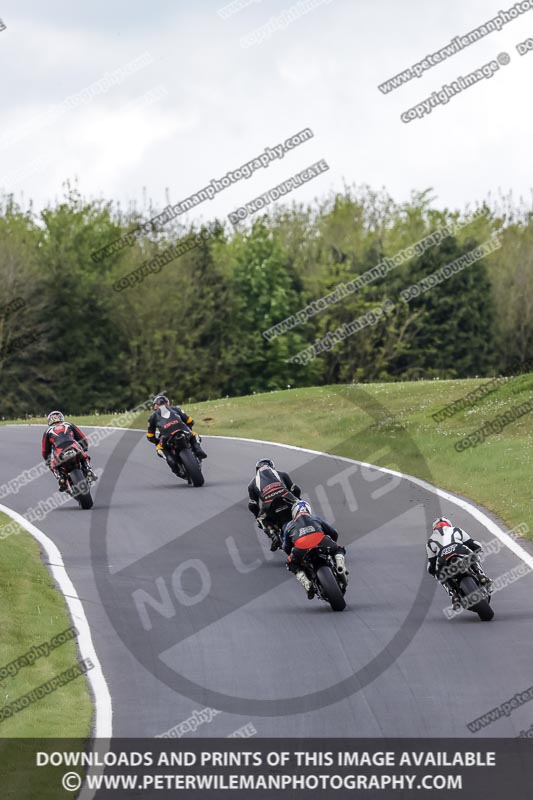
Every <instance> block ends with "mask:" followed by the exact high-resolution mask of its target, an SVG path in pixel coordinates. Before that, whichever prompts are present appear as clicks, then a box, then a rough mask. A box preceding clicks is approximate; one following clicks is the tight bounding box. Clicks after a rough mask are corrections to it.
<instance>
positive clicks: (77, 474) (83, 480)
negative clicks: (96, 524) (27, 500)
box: [52, 441, 93, 509]
mask: <svg viewBox="0 0 533 800" xmlns="http://www.w3.org/2000/svg"><path fill="white" fill-rule="evenodd" d="M52 467H53V469H54V470H59V471H61V472H62V473H63V475H64V476H65V480H66V483H67V489H66V491H67V492H68V494H69V495H70V496H71V497H73V498H74V500H76V501H77V503H78V505H79V506H80V508H83V509H89V508H92V507H93V498H92V496H91V482H92V480H93V478H91V477H90V476H89V475H88V474H87V461H86V460H85V454H84V452H83V449H82V447H81V446H80V445H79V444H78V442H75V441H73V442H72V443H71V444H68V445H67V446H66V447H63V448H62V449H61V450H56V453H55V457H54V460H53V462H52Z"/></svg>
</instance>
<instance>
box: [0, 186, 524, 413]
mask: <svg viewBox="0 0 533 800" xmlns="http://www.w3.org/2000/svg"><path fill="white" fill-rule="evenodd" d="M153 215H154V210H153V209H151V208H148V209H147V210H146V211H143V213H141V211H140V210H139V209H136V208H131V209H129V210H128V211H123V210H122V209H121V208H120V206H118V205H117V204H116V203H114V202H111V201H104V200H92V199H86V198H83V197H82V196H81V195H80V194H79V192H78V191H77V189H76V187H72V186H69V185H67V186H66V187H65V196H64V198H62V199H61V200H60V201H56V202H55V203H54V204H50V205H49V206H48V207H47V208H45V209H44V210H42V211H41V212H40V213H38V214H37V213H35V212H34V211H33V209H32V206H31V204H30V205H29V206H28V207H26V208H24V207H22V206H21V205H20V204H19V203H17V202H15V200H14V199H13V197H12V196H7V197H4V198H3V200H2V201H1V203H0V280H1V286H2V293H1V298H0V386H1V390H2V391H1V394H0V416H2V417H5V418H8V417H13V416H23V415H40V414H42V413H44V412H46V411H47V410H49V409H50V408H52V407H59V408H61V409H64V410H65V411H66V412H68V413H69V414H80V413H90V412H92V411H99V412H105V411H111V410H118V409H123V408H128V407H133V406H135V405H136V404H138V403H139V402H140V401H141V400H142V399H144V398H146V397H148V396H149V395H151V394H153V393H155V392H158V391H160V390H162V389H164V390H166V391H167V392H168V393H169V394H170V395H172V397H173V399H174V400H175V401H177V402H182V403H184V404H185V403H187V402H190V401H199V400H205V399H210V398H215V397H220V396H228V395H229V396H236V395H243V394H248V393H253V392H262V391H269V390H276V389H284V388H287V387H288V386H290V387H297V386H306V385H320V384H331V383H341V382H342V383H349V382H353V381H355V382H362V381H364V382H368V381H395V380H416V379H421V378H441V379H442V378H463V377H475V376H479V377H484V376H489V375H495V374H507V373H508V372H509V371H512V372H513V373H516V372H517V371H520V368H521V365H526V364H528V363H530V362H531V360H532V359H533V279H532V278H533V215H532V212H531V211H529V210H528V209H526V208H524V207H523V206H522V205H521V204H516V205H515V204H513V202H512V200H511V199H509V198H507V199H506V200H505V202H504V203H501V202H500V203H498V204H496V203H491V202H488V201H486V202H483V203H480V204H478V205H477V206H476V207H475V208H473V209H470V210H467V211H459V210H456V209H455V210H450V209H448V208H439V207H438V206H437V205H436V204H435V202H434V200H433V199H432V197H431V194H430V192H428V191H426V192H420V193H413V195H412V197H411V198H410V200H409V201H408V202H405V203H397V202H395V201H394V200H393V199H392V198H391V197H390V196H389V195H388V194H387V193H386V192H384V191H381V192H375V191H373V190H372V189H370V188H369V187H351V188H350V187H347V188H345V189H344V190H343V192H341V193H337V194H334V195H331V196H329V197H327V198H325V199H323V200H321V201H317V202H316V203H315V204H313V205H307V206H305V205H297V204H293V205H291V206H288V205H287V206H279V207H276V208H274V209H273V210H271V211H269V212H268V213H266V212H265V213H261V214H257V215H255V217H254V218H253V221H251V222H249V223H246V224H245V225H242V226H236V227H235V226H233V225H230V224H229V223H228V222H227V221H224V220H213V221H210V222H209V224H205V225H200V226H198V225H197V226H189V227H184V226H183V225H182V224H180V223H179V222H178V221H172V223H171V224H168V225H165V226H163V227H160V228H159V229H155V228H154V229H153V230H152V232H151V233H147V235H146V236H143V237H142V238H139V237H132V242H131V246H128V247H124V248H122V249H119V250H117V252H115V253H111V254H110V255H109V256H107V257H105V258H98V257H97V258H94V257H92V254H94V253H95V252H97V251H99V250H101V248H103V247H104V246H105V245H108V244H109V243H110V242H112V241H114V240H116V239H118V238H120V237H122V236H124V235H125V234H127V233H128V232H129V231H131V230H132V229H134V228H135V227H136V226H138V225H139V224H140V223H145V222H146V220H147V219H149V218H151V217H152V216H153ZM443 231H444V233H445V234H446V231H448V233H447V234H446V235H444V234H443V233H442V232H443ZM432 234H433V239H431V240H429V241H431V242H433V243H432V244H431V245H430V246H423V247H422V246H420V245H419V246H418V247H417V246H416V243H420V242H423V241H426V242H427V241H428V237H431V235H432ZM489 240H490V241H491V242H498V245H497V246H494V249H493V250H492V251H491V252H489V253H488V254H486V255H484V256H483V257H482V258H480V259H478V260H475V259H473V257H472V256H471V254H472V253H473V251H475V250H476V248H478V252H480V247H481V246H482V245H483V244H484V243H486V242H487V241H489ZM406 253H407V255H406ZM399 254H402V256H401V257H400V255H399ZM469 254H470V255H469ZM462 257H465V258H463V261H461V258H462ZM466 257H468V258H466ZM467 260H468V261H472V263H469V264H468V266H466V267H465V268H462V269H461V270H458V271H454V272H453V273H452V274H450V276H449V277H447V278H446V279H445V280H444V279H443V280H441V282H439V283H438V284H437V285H434V286H433V288H430V290H427V291H424V292H422V293H420V294H419V295H418V296H416V297H412V298H411V299H410V300H409V302H406V301H405V300H402V294H401V293H402V292H403V293H404V296H405V291H406V287H409V286H411V285H414V284H417V283H419V282H421V281H424V280H425V281H426V283H427V282H428V281H430V277H431V276H433V275H434V273H437V272H438V273H439V275H443V274H444V275H446V274H447V273H446V270H445V269H444V268H446V267H447V266H448V265H450V264H452V263H466V261H467ZM380 264H389V265H392V266H390V268H389V269H387V270H385V269H382V270H381V272H382V274H378V273H379V270H376V267H377V265H380ZM150 265H151V266H150ZM372 271H373V272H372ZM128 275H133V276H134V277H130V278H127V277H125V276H128ZM368 275H370V277H369V278H368V277H367V276H368ZM135 276H136V277H135ZM372 276H374V277H372ZM340 286H345V287H346V286H349V287H350V291H349V292H346V291H344V292H343V291H341V290H340V289H339V287H340ZM354 287H356V288H354ZM335 293H336V294H335ZM328 295H329V300H328V301H327V302H325V301H322V302H319V301H320V300H321V299H322V298H325V297H326V296H328ZM335 298H337V299H335ZM385 300H389V301H391V302H390V304H388V305H387V306H386V307H387V309H388V310H387V311H386V312H385V313H384V314H383V315H382V317H380V318H379V320H377V321H376V324H372V325H369V324H367V325H366V326H365V327H363V328H362V329H360V330H358V332H356V333H354V334H353V335H350V336H347V337H346V338H345V339H343V340H342V341H339V342H338V343H337V344H335V345H334V346H332V347H331V349H330V350H329V351H326V352H323V353H322V354H321V355H319V356H318V357H317V358H313V359H311V360H310V361H309V362H308V363H306V364H301V363H300V364H299V363H295V362H294V361H291V358H293V357H294V355H295V354H297V353H298V352H299V351H301V350H303V349H304V348H306V347H309V345H312V344H313V343H314V342H316V340H317V339H320V338H324V337H325V336H327V334H328V332H330V331H335V330H336V329H338V328H340V327H342V326H345V327H346V326H347V325H348V324H349V323H351V322H353V320H356V319H359V318H363V317H365V315H366V318H368V316H369V312H370V311H371V310H372V309H374V308H375V307H376V306H377V305H380V304H383V302H384V301H385ZM304 309H307V312H306V313H304V312H303V310H304ZM298 312H300V313H298ZM289 318H292V322H291V323H290V324H288V325H286V328H287V330H286V331H285V332H283V333H281V334H280V335H274V336H273V335H272V333H271V334H270V335H269V336H265V335H263V334H264V332H265V331H269V330H270V329H275V326H276V325H278V324H279V323H281V322H283V321H284V320H287V319H289ZM295 320H296V323H297V324H293V323H294V321H295ZM277 330H280V328H279V327H278V329H277Z"/></svg>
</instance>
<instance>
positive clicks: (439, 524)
mask: <svg viewBox="0 0 533 800" xmlns="http://www.w3.org/2000/svg"><path fill="white" fill-rule="evenodd" d="M444 528H453V525H452V523H451V522H450V520H449V519H448V518H447V517H437V519H436V520H435V522H434V523H433V533H440V534H442V532H443V529H444Z"/></svg>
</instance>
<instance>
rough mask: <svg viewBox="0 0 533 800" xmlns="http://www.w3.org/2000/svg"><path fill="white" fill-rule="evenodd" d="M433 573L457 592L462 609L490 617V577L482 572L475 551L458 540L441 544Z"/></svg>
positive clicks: (487, 618)
mask: <svg viewBox="0 0 533 800" xmlns="http://www.w3.org/2000/svg"><path fill="white" fill-rule="evenodd" d="M437 575H438V578H439V580H440V581H441V583H442V582H443V581H447V583H448V585H450V586H451V588H452V589H453V590H454V591H455V592H456V593H457V595H458V596H459V599H460V601H461V606H462V607H463V608H464V609H465V610H467V611H472V612H473V613H474V614H477V615H478V616H479V618H480V620H482V621H483V622H490V620H491V619H492V618H493V617H494V611H493V610H492V608H491V605H490V601H491V593H492V581H491V580H490V579H489V578H488V577H487V576H486V575H485V573H484V572H483V569H482V568H481V565H480V563H479V560H478V557H477V554H476V553H472V551H471V550H469V549H468V548H467V547H464V545H462V544H450V545H448V546H447V547H444V548H443V549H442V550H441V552H440V554H439V557H438V559H437Z"/></svg>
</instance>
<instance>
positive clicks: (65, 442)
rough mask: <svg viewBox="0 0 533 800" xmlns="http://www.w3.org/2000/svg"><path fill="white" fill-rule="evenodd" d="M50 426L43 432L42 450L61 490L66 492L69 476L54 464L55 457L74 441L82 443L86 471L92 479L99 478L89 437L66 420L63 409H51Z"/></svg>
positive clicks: (48, 420) (49, 415) (48, 419)
mask: <svg viewBox="0 0 533 800" xmlns="http://www.w3.org/2000/svg"><path fill="white" fill-rule="evenodd" d="M46 419H47V422H48V427H47V429H46V431H45V432H44V434H43V439H42V443H41V452H42V456H43V459H44V461H45V462H46V464H47V465H48V467H49V468H50V470H51V472H52V473H53V475H54V476H55V477H56V478H57V481H58V483H59V491H60V492H64V491H66V488H67V477H66V475H65V472H64V470H63V468H62V467H61V466H60V465H55V466H54V459H56V458H57V456H58V455H59V453H60V452H61V451H62V450H65V449H66V448H67V447H69V446H71V445H72V442H78V444H79V445H81V447H82V450H83V453H82V456H83V458H84V461H85V469H84V472H85V474H86V476H87V477H88V478H89V479H90V480H91V481H96V480H98V476H97V475H95V473H94V472H93V469H92V467H91V459H90V458H89V453H88V452H87V450H88V447H89V443H88V441H87V437H86V436H85V434H84V433H83V431H81V430H80V429H79V428H78V426H77V425H74V423H73V422H66V421H65V416H64V415H63V414H62V413H61V411H51V412H50V413H49V414H48V417H47V418H46Z"/></svg>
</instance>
